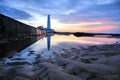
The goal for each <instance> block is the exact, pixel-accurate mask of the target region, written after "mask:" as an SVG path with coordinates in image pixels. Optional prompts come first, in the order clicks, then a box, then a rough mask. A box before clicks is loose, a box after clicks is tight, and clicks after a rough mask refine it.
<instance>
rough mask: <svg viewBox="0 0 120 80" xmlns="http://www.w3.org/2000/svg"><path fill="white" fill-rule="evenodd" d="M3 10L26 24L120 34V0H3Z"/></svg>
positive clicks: (70, 30)
mask: <svg viewBox="0 0 120 80" xmlns="http://www.w3.org/2000/svg"><path fill="white" fill-rule="evenodd" d="M0 13H1V14H4V15H6V16H9V17H11V18H14V19H16V20H19V21H21V22H23V23H26V24H29V25H32V26H34V27H38V26H40V25H43V26H44V27H46V24H47V15H48V14H50V15H51V27H52V28H53V29H54V30H56V31H67V32H107V33H120V0H0Z"/></svg>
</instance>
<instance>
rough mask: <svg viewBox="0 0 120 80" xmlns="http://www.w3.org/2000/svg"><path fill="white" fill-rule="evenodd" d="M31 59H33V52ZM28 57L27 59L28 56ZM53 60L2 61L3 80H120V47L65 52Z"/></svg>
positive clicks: (11, 59)
mask: <svg viewBox="0 0 120 80" xmlns="http://www.w3.org/2000/svg"><path fill="white" fill-rule="evenodd" d="M29 55H34V51H33V52H32V51H31V52H30V54H29ZM29 55H28V56H29ZM51 55H53V56H54V57H47V58H45V57H43V56H42V54H37V55H35V61H33V62H31V61H28V60H26V59H25V58H21V57H19V56H20V55H19V54H17V53H16V55H14V56H13V57H10V58H3V59H1V60H0V72H1V73H0V79H2V80H119V79H120V44H119V43H118V44H108V45H95V46H89V47H82V46H79V47H78V48H63V49H62V51H61V52H59V53H58V52H56V51H54V52H53V53H51Z"/></svg>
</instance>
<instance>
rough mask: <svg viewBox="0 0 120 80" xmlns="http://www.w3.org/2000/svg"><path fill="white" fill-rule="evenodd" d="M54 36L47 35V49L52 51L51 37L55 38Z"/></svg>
mask: <svg viewBox="0 0 120 80" xmlns="http://www.w3.org/2000/svg"><path fill="white" fill-rule="evenodd" d="M53 35H54V34H53V33H51V34H47V49H48V50H50V44H51V36H53Z"/></svg>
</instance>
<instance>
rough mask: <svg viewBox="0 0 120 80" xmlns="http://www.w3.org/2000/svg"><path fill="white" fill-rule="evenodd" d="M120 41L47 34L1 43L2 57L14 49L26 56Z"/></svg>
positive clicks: (0, 55) (0, 52)
mask: <svg viewBox="0 0 120 80" xmlns="http://www.w3.org/2000/svg"><path fill="white" fill-rule="evenodd" d="M45 36H46V37H45ZM36 41H37V42H36ZM119 41H120V39H116V38H108V37H86V36H82V37H76V36H74V35H72V34H71V35H63V34H62V35H58V34H47V35H42V36H34V37H29V38H26V39H21V40H16V41H11V42H8V43H5V44H0V57H5V56H7V55H9V53H11V52H13V51H15V52H19V51H20V52H19V53H20V54H23V55H22V56H24V57H25V56H29V55H28V54H29V53H30V52H31V51H32V52H33V53H34V54H40V53H41V54H43V53H46V54H47V53H52V50H56V51H59V50H60V48H63V47H64V48H67V47H73V46H76V45H77V46H82V45H99V44H111V43H115V42H119ZM51 42H52V43H51ZM33 43H34V44H33ZM31 44H32V45H31ZM48 55H49V54H48Z"/></svg>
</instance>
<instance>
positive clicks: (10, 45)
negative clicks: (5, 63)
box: [0, 35, 45, 58]
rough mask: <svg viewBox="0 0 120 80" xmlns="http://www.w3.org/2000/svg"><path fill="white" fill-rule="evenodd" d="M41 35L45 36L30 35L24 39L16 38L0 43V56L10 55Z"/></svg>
mask: <svg viewBox="0 0 120 80" xmlns="http://www.w3.org/2000/svg"><path fill="white" fill-rule="evenodd" d="M43 37H45V35H42V36H31V37H26V38H24V39H17V40H11V41H7V42H5V43H0V58H2V57H10V56H11V55H12V54H13V53H16V52H20V51H21V50H23V49H25V48H26V47H28V46H30V45H31V44H33V43H34V42H36V41H37V40H39V39H41V38H43Z"/></svg>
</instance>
